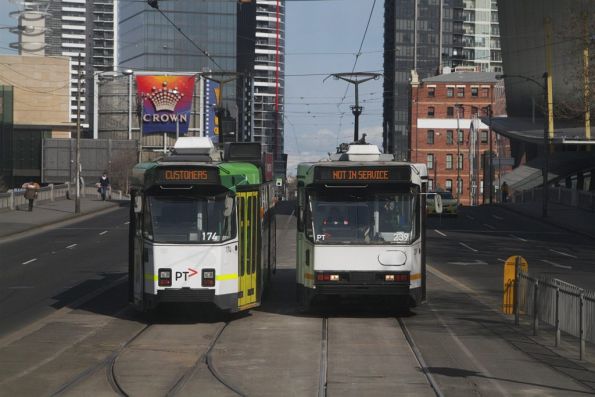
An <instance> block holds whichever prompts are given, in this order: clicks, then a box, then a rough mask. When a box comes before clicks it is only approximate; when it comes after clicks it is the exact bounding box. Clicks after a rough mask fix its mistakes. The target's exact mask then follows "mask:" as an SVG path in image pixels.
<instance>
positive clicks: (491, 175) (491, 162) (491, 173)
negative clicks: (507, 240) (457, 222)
mask: <svg viewBox="0 0 595 397" xmlns="http://www.w3.org/2000/svg"><path fill="white" fill-rule="evenodd" d="M488 118H489V122H488V124H489V126H488V127H489V130H488V131H489V132H488V139H489V140H490V159H489V171H488V172H489V176H488V183H489V184H488V186H489V189H490V192H489V195H488V197H489V200H490V205H492V203H493V198H494V197H493V191H494V153H493V150H494V146H493V142H492V105H488ZM484 194H485V187H484ZM484 198H485V195H484Z"/></svg>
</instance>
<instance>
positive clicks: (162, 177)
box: [155, 167, 219, 185]
mask: <svg viewBox="0 0 595 397" xmlns="http://www.w3.org/2000/svg"><path fill="white" fill-rule="evenodd" d="M155 182H156V183H157V184H162V185H172V184H174V185H180V184H181V185H186V184H191V185H194V184H205V185H216V184H219V171H218V170H217V168H211V167H209V168H206V167H200V168H199V167H167V168H159V169H158V170H157V172H156V175H155Z"/></svg>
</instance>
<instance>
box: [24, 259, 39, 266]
mask: <svg viewBox="0 0 595 397" xmlns="http://www.w3.org/2000/svg"><path fill="white" fill-rule="evenodd" d="M36 260H37V258H33V259H29V260H28V261H27V262H23V265H27V264H29V263H31V262H35V261H36Z"/></svg>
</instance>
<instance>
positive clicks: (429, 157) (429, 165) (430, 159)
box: [427, 154, 434, 170]
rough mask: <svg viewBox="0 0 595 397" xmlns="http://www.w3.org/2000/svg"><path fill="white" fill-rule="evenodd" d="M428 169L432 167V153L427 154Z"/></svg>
mask: <svg viewBox="0 0 595 397" xmlns="http://www.w3.org/2000/svg"><path fill="white" fill-rule="evenodd" d="M427 164H428V169H429V170H431V169H433V168H434V155H433V154H428V163H427Z"/></svg>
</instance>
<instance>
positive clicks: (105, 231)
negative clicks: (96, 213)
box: [99, 230, 107, 236]
mask: <svg viewBox="0 0 595 397" xmlns="http://www.w3.org/2000/svg"><path fill="white" fill-rule="evenodd" d="M105 233H107V230H104V231H102V232H101V233H99V235H100V236H103V235H104V234H105Z"/></svg>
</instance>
